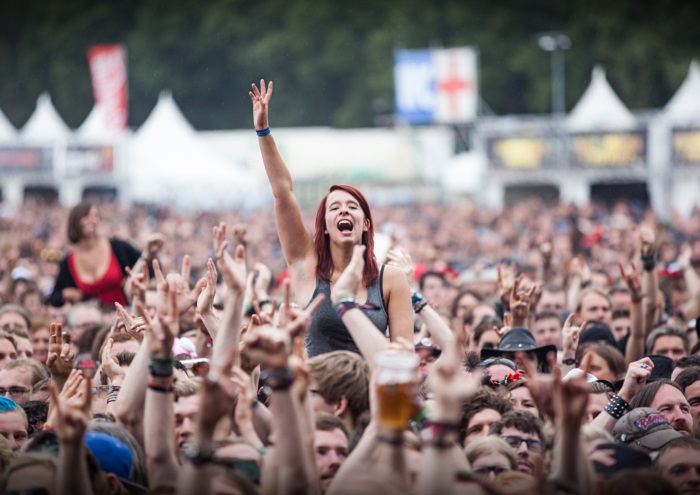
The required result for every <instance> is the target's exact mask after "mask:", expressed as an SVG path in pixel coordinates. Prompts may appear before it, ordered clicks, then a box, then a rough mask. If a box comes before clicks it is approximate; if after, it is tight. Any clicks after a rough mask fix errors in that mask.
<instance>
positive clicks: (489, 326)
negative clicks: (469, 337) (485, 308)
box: [473, 318, 503, 344]
mask: <svg viewBox="0 0 700 495" xmlns="http://www.w3.org/2000/svg"><path fill="white" fill-rule="evenodd" d="M494 326H497V327H499V328H500V327H502V326H503V322H502V321H501V320H498V319H492V318H484V319H483V320H481V321H480V322H479V323H478V324H477V325H476V327H474V336H473V341H474V343H475V344H478V343H479V342H481V337H483V336H484V334H485V333H486V332H488V331H489V330H493V327H494Z"/></svg>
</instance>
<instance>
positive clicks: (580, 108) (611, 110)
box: [566, 66, 636, 132]
mask: <svg viewBox="0 0 700 495" xmlns="http://www.w3.org/2000/svg"><path fill="white" fill-rule="evenodd" d="M635 122H636V119H635V117H634V115H632V112H630V111H629V110H628V109H627V107H626V106H625V104H624V103H622V101H621V100H620V98H619V97H618V96H617V95H616V94H615V92H614V91H613V89H612V88H611V87H610V84H609V83H608V80H607V78H606V77H605V69H603V68H602V67H600V66H596V67H594V68H593V74H592V77H591V83H590V84H589V85H588V88H586V91H584V93H583V96H581V99H580V100H579V101H578V103H577V104H576V106H574V108H573V109H572V110H571V113H570V114H569V115H568V117H567V119H566V123H567V126H568V127H569V129H570V130H572V131H574V132H576V131H587V130H593V129H595V130H621V129H629V128H630V127H633V126H634V124H635Z"/></svg>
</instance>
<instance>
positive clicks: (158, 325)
mask: <svg viewBox="0 0 700 495" xmlns="http://www.w3.org/2000/svg"><path fill="white" fill-rule="evenodd" d="M169 295H170V297H169V299H170V304H169V308H170V309H169V311H168V313H167V314H164V315H159V314H156V316H155V318H151V317H150V316H149V315H148V312H147V311H146V309H145V308H144V307H143V304H141V303H140V302H137V303H136V311H137V312H138V313H139V314H140V315H141V318H143V319H144V321H145V322H146V332H147V334H148V336H149V338H148V339H146V340H147V342H148V350H149V351H150V353H151V355H152V356H154V357H157V358H168V357H170V356H171V354H172V349H173V342H174V341H175V337H177V336H178V335H179V334H180V329H179V326H178V317H179V313H178V310H177V299H176V296H175V291H174V290H173V289H170V292H169Z"/></svg>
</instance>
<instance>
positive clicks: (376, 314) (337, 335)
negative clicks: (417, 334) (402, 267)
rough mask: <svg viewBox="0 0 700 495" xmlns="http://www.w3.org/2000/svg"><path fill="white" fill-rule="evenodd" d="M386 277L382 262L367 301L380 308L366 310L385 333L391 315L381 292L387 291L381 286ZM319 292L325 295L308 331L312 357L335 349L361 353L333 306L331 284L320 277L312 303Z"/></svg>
mask: <svg viewBox="0 0 700 495" xmlns="http://www.w3.org/2000/svg"><path fill="white" fill-rule="evenodd" d="M383 278H384V265H382V266H381V269H380V270H379V277H377V280H376V281H375V282H374V283H373V284H371V285H370V286H369V287H368V288H367V302H371V303H372V304H374V305H376V306H378V307H379V309H366V310H363V311H364V312H365V314H366V315H367V316H368V317H369V319H370V320H371V321H372V323H374V325H375V326H376V327H377V331H379V332H382V334H384V335H386V331H387V326H388V324H389V316H388V315H387V313H386V307H385V306H384V297H383V296H382V294H383V293H384V291H383V287H382V280H383ZM318 294H323V295H324V296H326V298H325V299H324V301H323V302H322V303H321V306H320V307H319V308H318V310H317V311H316V312H315V313H314V314H313V316H312V317H311V325H310V326H309V333H308V334H307V335H306V352H307V353H308V355H309V357H314V356H318V355H319V354H325V353H327V352H333V351H352V352H355V353H357V354H360V349H358V347H357V345H355V341H354V340H353V339H352V337H351V336H350V332H348V330H347V329H346V328H345V325H344V324H343V322H342V321H341V319H340V318H339V317H338V313H336V311H335V309H334V308H333V304H331V286H330V284H329V283H328V282H326V281H325V280H321V279H320V278H318V277H317V278H316V289H315V290H314V294H313V296H311V300H310V301H309V303H311V301H313V300H314V298H315V297H316V296H317V295H318ZM307 306H308V304H307Z"/></svg>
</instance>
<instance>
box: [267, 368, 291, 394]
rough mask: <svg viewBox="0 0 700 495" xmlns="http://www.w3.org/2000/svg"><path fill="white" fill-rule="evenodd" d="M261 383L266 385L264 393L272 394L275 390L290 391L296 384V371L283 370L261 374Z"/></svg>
mask: <svg viewBox="0 0 700 495" xmlns="http://www.w3.org/2000/svg"><path fill="white" fill-rule="evenodd" d="M260 381H261V382H263V383H264V384H265V386H264V387H263V388H264V390H263V392H265V393H270V392H271V391H273V390H288V389H289V387H291V386H292V384H293V383H294V371H292V368H289V367H287V368H281V369H277V370H272V371H263V372H261V373H260Z"/></svg>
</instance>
